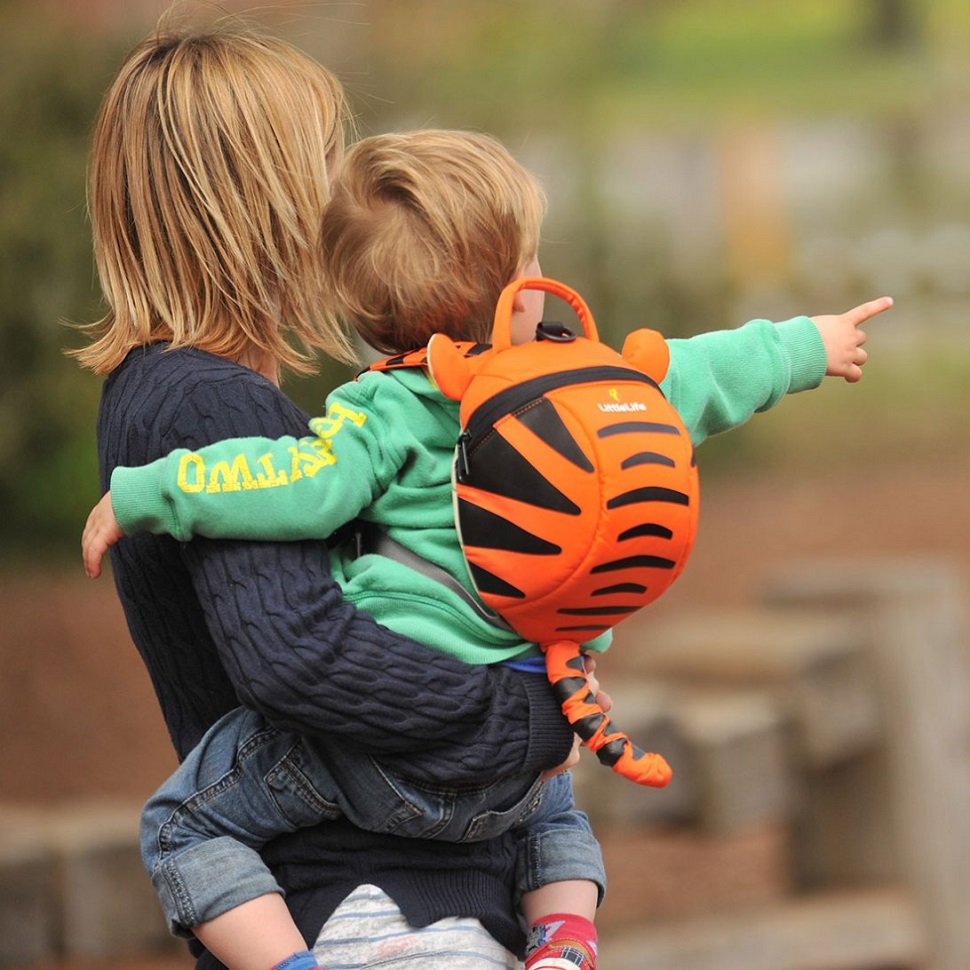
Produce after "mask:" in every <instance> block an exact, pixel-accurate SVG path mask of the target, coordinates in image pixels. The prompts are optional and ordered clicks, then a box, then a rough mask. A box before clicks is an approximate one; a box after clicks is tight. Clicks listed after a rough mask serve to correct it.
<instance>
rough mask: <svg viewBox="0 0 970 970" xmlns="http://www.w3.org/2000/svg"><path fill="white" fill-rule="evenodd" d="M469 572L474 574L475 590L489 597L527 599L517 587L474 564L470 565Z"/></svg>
mask: <svg viewBox="0 0 970 970" xmlns="http://www.w3.org/2000/svg"><path fill="white" fill-rule="evenodd" d="M468 571H469V572H470V573H471V574H472V580H473V581H474V583H475V589H477V590H478V592H479V593H482V594H485V595H488V596H508V597H509V598H510V599H525V593H523V592H522V590H521V589H519V588H518V587H516V586H513V585H512V584H511V583H508V582H506V581H505V580H504V579H502V578H501V577H499V576H496V575H495V574H494V573H490V572H489V571H488V570H487V569H482V567H481V566H476V565H475V564H474V563H473V562H470V563H469V564H468Z"/></svg>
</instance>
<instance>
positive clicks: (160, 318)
mask: <svg viewBox="0 0 970 970" xmlns="http://www.w3.org/2000/svg"><path fill="white" fill-rule="evenodd" d="M345 122H346V102H345V99H344V94H343V89H342V87H341V85H340V82H339V81H338V80H337V79H336V78H335V77H334V76H333V75H332V74H331V73H330V72H328V71H327V70H326V69H325V68H323V67H322V66H321V65H320V64H318V63H317V62H316V61H314V60H313V59H312V58H310V57H308V56H307V55H305V54H303V53H302V52H301V51H299V50H297V49H296V48H294V47H292V46H291V45H289V44H287V43H285V42H283V41H280V40H277V39H274V38H271V37H265V36H262V35H260V34H258V33H257V32H256V31H254V30H251V29H249V28H246V27H242V26H241V25H239V24H238V22H237V23H235V25H229V24H223V25H221V26H219V25H217V26H210V27H205V28H178V27H166V25H165V23H164V22H163V23H160V25H159V28H158V30H157V32H156V33H155V34H154V35H153V36H151V37H149V38H148V39H146V40H145V41H143V42H142V43H141V44H139V45H138V46H137V47H135V48H134V50H132V51H131V52H130V53H129V55H128V56H127V58H126V59H125V61H124V63H123V65H122V67H121V69H120V71H119V73H118V75H117V76H116V78H115V80H114V82H113V83H112V85H111V87H110V88H109V90H108V91H107V93H106V95H105V97H104V100H103V101H102V105H101V109H100V112H99V115H98V119H97V125H96V129H95V133H94V139H93V145H92V150H91V162H90V172H89V183H88V208H89V213H90V219H91V227H92V234H93V243H94V256H95V261H96V265H97V270H98V276H99V279H100V282H101V288H102V291H103V293H104V297H105V300H106V302H107V305H108V311H107V314H106V315H105V316H104V317H103V318H102V319H101V320H100V321H98V322H97V323H94V324H92V325H90V326H89V327H88V328H86V329H88V330H90V331H92V332H93V337H94V339H93V342H92V343H91V344H89V345H88V346H87V347H85V348H83V349H81V350H79V351H76V352H75V356H76V357H77V358H78V359H79V360H80V362H81V363H82V364H83V365H84V366H86V367H89V368H91V369H92V370H94V371H95V372H96V373H107V372H110V371H111V370H113V369H114V368H115V367H117V366H118V365H119V364H120V363H121V361H122V360H123V359H124V357H125V355H126V354H127V353H128V351H129V350H131V349H132V348H133V347H138V346H141V345H143V344H146V343H151V342H155V341H169V342H170V343H171V345H172V347H182V346H191V347H197V348H199V349H202V350H206V351H209V352H210V353H213V354H217V355H219V356H220V357H226V358H229V359H232V360H240V359H252V358H258V359H265V358H267V357H269V358H270V359H272V360H275V361H277V362H279V363H280V364H282V365H283V366H286V367H289V368H291V369H293V370H297V371H302V372H306V371H309V370H311V369H312V364H311V363H310V359H309V357H308V356H307V354H306V353H305V352H304V351H303V350H300V349H297V348H296V347H295V346H293V344H292V343H291V340H290V338H291V337H295V338H297V341H298V342H300V343H302V344H303V345H304V347H305V348H306V347H316V348H319V349H321V350H323V351H324V352H326V353H328V354H330V355H332V356H334V357H337V358H339V359H342V360H345V361H350V360H352V359H353V356H354V355H353V352H352V350H351V346H350V341H349V340H348V339H347V337H346V335H345V333H344V332H343V331H342V330H341V329H340V328H339V326H337V325H336V322H335V319H334V318H333V317H332V316H330V315H328V313H327V312H326V310H325V305H324V303H323V301H322V298H321V281H320V267H319V259H318V251H317V242H318V236H319V230H320V221H321V217H322V213H323V210H324V207H325V205H326V202H327V200H328V198H329V194H330V171H331V169H332V168H333V166H334V165H335V164H336V163H337V162H339V160H340V158H341V156H342V153H343V147H344V125H345Z"/></svg>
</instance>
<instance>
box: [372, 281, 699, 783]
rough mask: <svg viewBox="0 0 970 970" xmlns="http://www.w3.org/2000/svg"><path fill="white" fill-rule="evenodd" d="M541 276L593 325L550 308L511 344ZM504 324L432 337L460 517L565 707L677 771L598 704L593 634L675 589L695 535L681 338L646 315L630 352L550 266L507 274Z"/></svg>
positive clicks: (627, 760) (638, 775)
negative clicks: (675, 361)
mask: <svg viewBox="0 0 970 970" xmlns="http://www.w3.org/2000/svg"><path fill="white" fill-rule="evenodd" d="M527 288H531V289H538V290H543V291H545V292H547V293H551V294H553V295H555V296H558V297H560V298H561V299H562V300H564V301H565V302H566V303H567V304H569V306H570V307H571V308H572V309H573V310H574V311H575V313H576V316H577V317H578V319H579V322H580V324H581V325H582V328H583V331H584V333H585V336H579V335H576V334H574V333H573V332H572V331H571V330H568V329H567V328H565V327H563V326H562V325H560V324H549V323H542V324H540V325H539V326H538V328H537V331H536V339H535V340H534V341H532V342H530V343H527V344H518V345H513V344H512V341H511V318H512V305H513V300H514V298H515V296H516V294H517V293H518V292H519V291H520V290H523V289H527ZM492 340H493V342H492V345H491V347H490V348H487V349H484V350H481V347H480V346H478V347H474V348H473V347H472V346H471V345H468V344H458V343H455V342H454V341H452V340H451V339H450V338H448V337H446V336H445V335H443V334H435V335H434V336H433V337H432V338H431V341H430V343H429V344H428V347H427V350H426V361H427V366H428V368H429V370H430V373H431V376H432V378H433V380H434V381H435V383H436V384H437V386H438V387H439V389H440V390H441V392H442V393H443V394H444V395H445V396H446V397H448V398H451V399H453V400H457V401H460V402H461V403H460V409H459V417H460V424H461V433H460V436H459V439H458V444H457V447H456V453H455V463H454V469H453V484H454V502H455V522H456V526H457V529H458V533H459V538H460V540H461V544H462V549H463V552H464V555H465V559H466V562H467V564H468V568H469V572H470V574H471V577H472V580H473V582H474V584H475V587H476V591H477V593H478V595H479V597H480V598H481V600H482V601H483V602H484V603H485V604H486V606H488V607H490V608H491V609H492V610H494V611H495V612H496V613H498V614H499V616H500V617H501V618H502V619H503V620H505V621H506V623H507V624H508V625H509V626H511V627H512V628H513V629H514V630H515V631H516V632H517V633H519V634H520V635H521V636H522V637H523V639H525V640H529V641H533V642H535V643H538V644H539V645H540V647H541V648H542V650H543V653H544V655H545V660H546V669H547V673H548V676H549V679H550V681H551V682H552V684H553V687H554V689H555V690H556V693H557V696H558V698H559V699H560V701H561V702H562V705H563V711H564V713H565V714H566V717H567V718H568V719H569V721H570V723H571V724H572V725H573V728H574V730H575V731H576V733H577V734H578V735H579V736H580V738H582V739H583V740H584V741H585V742H586V745H587V747H589V748H590V749H591V750H592V751H594V752H595V753H596V755H597V757H598V758H599V760H600V761H601V762H602V763H604V764H606V765H608V766H609V767H611V768H612V769H613V770H614V771H616V772H617V773H618V774H621V775H623V776H624V777H627V778H630V779H631V780H633V781H636V782H637V783H639V784H644V785H650V786H653V787H663V786H664V785H666V784H667V782H668V781H669V780H670V777H671V771H670V768H669V766H668V765H667V763H666V761H665V760H664V759H663V758H662V757H661V756H659V755H655V754H646V753H644V752H643V751H641V750H640V749H639V748H636V747H635V746H634V745H633V744H632V742H631V741H630V739H629V738H628V737H627V735H626V734H624V733H623V732H621V731H619V730H617V729H616V728H615V727H614V726H613V724H612V723H611V721H610V719H609V718H608V717H607V716H606V714H605V713H604V712H603V710H602V708H600V707H599V705H597V704H596V702H595V700H594V698H593V695H592V693H591V691H590V690H589V686H588V683H587V680H586V673H585V669H584V664H583V658H582V655H581V650H580V645H581V643H583V642H584V641H586V640H590V639H592V638H593V637H595V636H596V635H598V634H600V633H602V632H603V631H605V630H607V629H609V628H611V627H613V626H614V625H615V624H616V623H618V622H620V620H622V619H624V618H626V617H628V616H629V615H630V614H632V613H635V612H636V611H637V610H639V609H641V608H642V607H644V606H646V605H647V604H648V603H651V602H652V601H653V600H655V599H657V597H659V596H661V595H662V594H663V593H664V592H665V591H666V590H667V589H669V587H670V586H671V584H672V583H673V582H674V580H675V579H676V578H677V577H678V576H679V575H680V573H681V571H682V570H683V568H684V566H685V564H686V562H687V559H688V557H689V555H690V551H691V548H692V546H693V543H694V535H695V532H696V528H697V516H698V503H699V493H698V477H697V468H696V465H695V463H694V452H693V446H692V444H691V440H690V435H689V434H688V432H687V429H686V428H685V427H684V424H683V422H682V421H681V419H680V416H679V415H678V414H677V412H676V410H675V409H674V407H673V406H672V405H671V404H670V403H669V401H667V399H666V397H664V395H663V393H662V391H661V390H660V388H659V383H660V381H661V380H662V379H663V377H664V376H665V374H666V372H667V367H668V363H669V350H668V348H667V344H666V342H665V341H664V339H663V337H662V336H661V335H660V334H659V333H657V332H656V331H651V330H638V331H635V332H634V333H632V334H630V335H629V336H628V337H627V339H626V341H625V343H624V347H623V353H622V355H621V354H618V353H616V351H614V350H612V349H611V348H610V347H608V346H607V345H605V344H603V343H600V341H599V338H598V334H597V331H596V324H595V322H594V320H593V316H592V314H591V312H590V310H589V307H588V306H587V305H586V303H585V301H584V300H583V299H582V297H580V296H579V294H578V293H576V292H575V291H574V290H572V289H571V288H569V287H568V286H566V285H564V284H562V283H559V282H558V281H556V280H552V279H548V278H546V277H527V278H522V279H518V280H516V281H514V282H513V283H511V284H510V285H509V286H507V287H506V288H505V290H504V291H503V292H502V294H501V296H500V298H499V301H498V305H497V307H496V311H495V326H494V331H493V337H492ZM476 351H481V352H476ZM421 359H422V361H423V360H424V359H425V358H424V357H422V358H421ZM402 360H403V358H399V359H397V363H396V364H395V363H394V362H393V359H392V360H391V361H388V362H385V363H386V364H388V365H390V366H400V365H401V361H402ZM379 366H380V365H379ZM411 366H413V364H412V365H411Z"/></svg>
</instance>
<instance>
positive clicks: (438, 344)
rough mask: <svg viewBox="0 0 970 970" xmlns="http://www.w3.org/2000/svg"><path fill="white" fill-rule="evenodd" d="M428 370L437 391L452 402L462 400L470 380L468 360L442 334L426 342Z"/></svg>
mask: <svg viewBox="0 0 970 970" xmlns="http://www.w3.org/2000/svg"><path fill="white" fill-rule="evenodd" d="M428 370H430V371H431V379H432V380H433V381H434V382H435V384H436V385H437V387H438V390H439V391H441V393H442V394H444V396H445V397H447V398H451V400H453V401H460V400H461V399H462V395H464V393H465V390H466V388H467V387H468V385H469V383H470V382H471V379H472V367H471V365H470V363H469V360H468V358H467V357H466V356H465V355H464V354H463V353H462V352H461V350H459V349H458V347H457V346H456V344H455V342H454V341H453V340H452V339H451V338H450V337H447V336H445V334H443V333H436V334H433V335H432V337H431V340H429V341H428Z"/></svg>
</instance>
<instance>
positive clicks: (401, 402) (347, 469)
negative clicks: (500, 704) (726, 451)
mask: <svg viewBox="0 0 970 970" xmlns="http://www.w3.org/2000/svg"><path fill="white" fill-rule="evenodd" d="M668 346H669V347H670V367H669V369H668V372H667V376H666V378H665V379H664V381H663V382H662V384H661V388H662V390H663V391H664V393H665V394H666V396H667V398H668V399H669V400H670V402H671V403H672V404H673V405H674V407H675V408H676V409H677V410H678V412H679V413H680V415H681V417H682V419H683V421H684V423H685V424H686V426H687V428H688V430H689V432H690V435H691V439H692V440H693V442H694V444H695V445H696V444H700V442H702V441H703V440H704V439H705V438H707V437H709V436H711V435H714V434H718V433H720V432H723V431H727V430H729V429H731V428H735V427H737V426H739V425H741V424H743V423H744V422H745V421H746V420H747V419H748V418H750V417H751V416H752V414H755V413H757V412H760V411H765V410H767V409H769V408H771V407H773V406H774V405H775V404H777V403H778V401H780V400H781V398H782V397H784V395H785V394H788V393H793V392H796V391H801V390H807V389H809V388H813V387H817V386H818V385H819V384H820V383H821V381H822V379H823V377H824V376H825V348H824V346H823V344H822V339H821V336H820V335H819V333H818V330H817V329H816V327H815V325H814V324H813V323H812V321H811V320H810V319H809V318H808V317H796V318H794V319H793V320H788V321H786V322H784V323H780V324H773V323H771V322H769V321H767V320H754V321H751V322H750V323H747V324H745V325H744V326H743V327H740V328H738V329H736V330H722V331H716V332H713V333H708V334H702V335H700V336H698V337H693V338H691V339H686V340H670V341H668ZM310 430H311V432H312V436H308V437H305V438H300V439H297V438H282V439H279V440H270V439H264V438H239V439H229V440H226V441H220V442H217V443H215V444H212V445H208V446H207V447H205V448H201V449H199V450H198V451H188V450H187V449H179V450H176V451H173V452H172V453H171V454H169V455H168V456H167V457H165V458H162V459H159V460H158V461H155V462H153V463H152V464H150V465H145V466H143V467H140V468H123V467H119V468H116V469H115V471H114V474H113V475H112V477H111V501H112V506H113V509H114V513H115V516H116V518H117V520H118V523H119V524H120V526H121V528H122V529H123V530H124V531H125V532H126V533H134V532H143V531H149V532H159V533H169V534H171V535H173V536H175V537H176V538H177V539H182V540H188V539H190V538H191V537H192V536H193V535H203V536H210V537H214V538H238V539H259V540H288V539H326V538H328V537H329V536H330V535H331V534H332V533H333V532H334V531H335V530H336V529H337V528H339V527H340V526H341V525H344V524H345V523H347V522H350V521H352V520H353V519H356V518H360V519H363V520H365V521H369V522H373V523H376V524H378V525H379V526H380V527H381V528H382V529H383V530H384V531H385V532H386V533H387V534H388V535H389V536H390V537H391V538H392V539H394V540H396V541H397V542H398V543H400V544H401V545H403V546H404V547H405V548H407V549H409V550H411V551H412V552H413V553H415V554H416V555H418V556H420V557H422V558H423V559H425V560H427V561H428V562H431V563H434V564H435V565H437V566H440V567H441V568H443V569H445V570H446V571H447V572H448V573H450V574H451V575H452V576H453V577H454V578H455V579H457V580H458V581H459V582H460V583H461V584H462V585H463V586H465V588H466V589H473V588H474V587H473V585H472V582H471V579H470V577H469V574H468V570H467V568H466V565H465V560H464V557H463V556H462V552H461V547H460V545H459V542H458V536H457V533H456V531H455V524H454V516H453V508H452V485H451V466H452V462H453V459H454V449H455V442H456V440H457V437H458V431H459V421H458V403H457V402H455V401H450V400H448V399H446V398H445V397H444V396H443V395H442V394H441V393H440V392H439V391H438V390H437V389H436V388H435V387H434V386H433V385H432V383H431V382H430V381H429V380H428V378H427V377H426V376H425V374H424V373H423V372H422V371H420V370H408V369H404V370H396V371H389V372H387V371H386V372H381V373H373V372H368V373H365V374H363V375H362V376H361V377H360V378H359V379H358V380H356V381H353V382H350V383H347V384H344V385H342V386H340V387H338V388H337V389H336V390H335V391H334V392H333V393H332V394H331V395H330V396H329V397H328V398H327V408H326V414H325V415H324V416H323V417H317V418H313V419H312V420H311V421H310ZM330 557H331V563H330V565H331V569H332V571H333V575H334V578H335V579H336V580H337V582H338V583H339V584H340V586H341V587H342V589H343V591H344V595H345V596H346V598H347V599H348V600H349V601H350V602H352V603H353V604H354V605H355V606H357V607H358V608H360V609H363V610H366V611H367V612H369V613H371V614H372V615H373V616H374V618H375V619H377V620H378V621H379V622H381V623H383V624H384V625H386V626H388V627H390V628H391V629H393V630H396V631H397V632H399V633H402V634H405V635H407V636H410V637H413V638H414V639H416V640H418V641H420V642H422V643H425V644H427V645H428V646H430V647H432V648H434V649H437V650H441V651H443V652H445V653H448V654H450V655H452V656H454V657H457V658H459V659H461V660H464V661H466V662H469V663H496V662H499V661H503V660H509V659H512V658H518V657H522V656H531V655H534V654H536V653H537V652H538V651H537V648H536V647H535V646H534V645H533V644H527V643H523V641H522V640H521V639H520V638H519V637H518V636H517V635H516V634H515V633H512V632H508V631H503V630H501V629H498V628H496V627H495V626H494V625H492V624H490V623H488V621H487V620H485V619H483V618H482V617H481V616H479V615H478V614H477V613H476V612H475V611H474V610H473V609H472V608H471V607H470V606H469V605H468V604H467V603H466V602H465V600H464V599H463V598H462V597H460V596H459V595H457V594H456V593H454V592H452V591H451V590H449V589H448V588H447V587H446V586H445V585H444V584H442V583H440V582H438V581H437V580H435V579H433V578H431V577H430V576H426V575H423V574H422V573H419V572H417V571H415V570H413V569H410V568H409V567H407V566H406V565H404V564H402V563H400V562H398V561H396V560H394V559H390V558H385V557H383V556H379V555H373V554H365V555H362V556H359V557H355V556H354V555H353V552H352V551H351V550H349V549H347V548H345V547H344V546H342V545H339V544H338V545H334V546H333V548H332V549H331V552H330ZM609 642H610V636H609V634H604V635H603V636H602V637H599V638H597V639H596V640H594V641H592V642H591V643H590V644H588V645H587V646H588V647H589V648H590V649H593V650H603V649H606V647H607V646H608V644H609Z"/></svg>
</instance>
